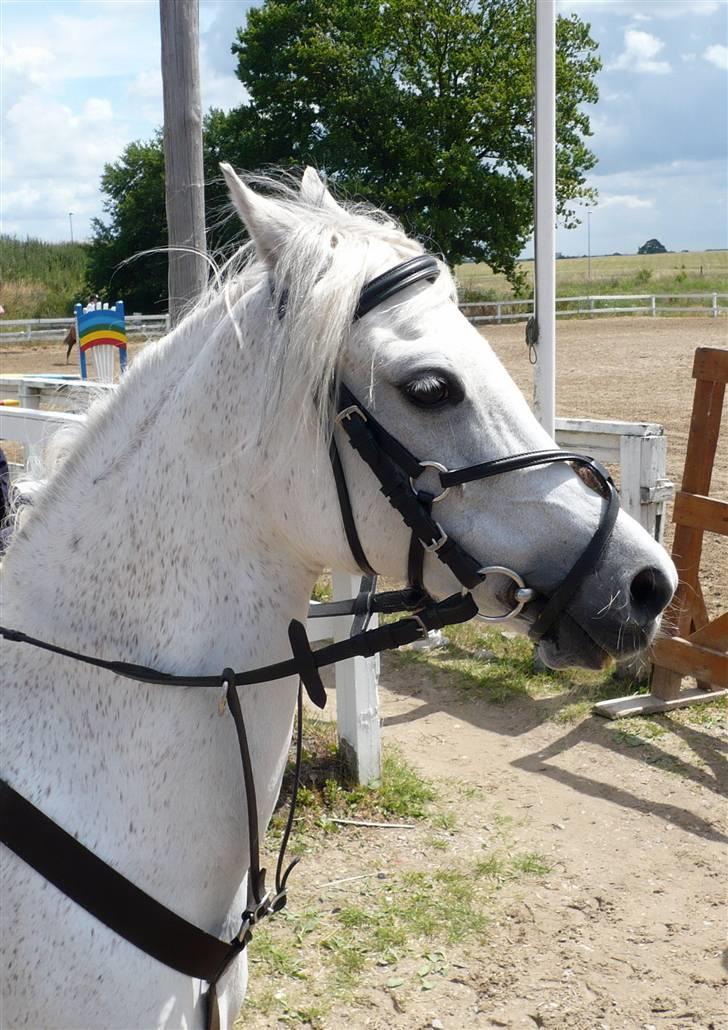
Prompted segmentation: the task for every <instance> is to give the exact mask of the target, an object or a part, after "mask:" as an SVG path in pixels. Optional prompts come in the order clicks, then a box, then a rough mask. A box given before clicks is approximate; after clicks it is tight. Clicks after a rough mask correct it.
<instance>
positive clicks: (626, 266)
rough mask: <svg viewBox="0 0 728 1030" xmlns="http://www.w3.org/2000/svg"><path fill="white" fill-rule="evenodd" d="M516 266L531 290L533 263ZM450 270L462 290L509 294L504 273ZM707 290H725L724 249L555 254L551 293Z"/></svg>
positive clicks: (480, 268) (727, 253) (727, 260)
mask: <svg viewBox="0 0 728 1030" xmlns="http://www.w3.org/2000/svg"><path fill="white" fill-rule="evenodd" d="M590 264H591V280H590V278H589V265H590ZM519 268H520V269H521V270H522V271H524V272H525V273H526V275H527V277H528V282H529V285H530V288H531V289H533V261H523V262H521V263H520V264H519ZM456 274H457V280H458V283H460V284H461V286H462V288H463V290H464V291H468V293H470V292H472V291H478V292H482V293H483V294H484V295H485V296H487V297H488V298H489V299H491V300H499V299H505V298H507V297H511V296H513V291H512V289H511V287H510V284H509V283H508V281H507V279H506V278H505V276H503V275H494V274H493V272H492V271H491V270H490V268H489V267H488V265H486V264H470V265H459V266H458V268H457V273H456ZM590 281H591V288H590V287H589V283H590ZM713 290H716V291H718V292H726V291H728V250H703V251H690V252H688V253H675V254H644V255H643V254H619V255H610V256H601V257H592V259H591V263H590V262H589V261H588V260H587V258H585V257H581V258H561V259H560V260H558V261H557V262H556V295H557V297H566V296H578V295H580V294H587V293H589V292H591V293H593V294H598V293H607V294H608V293H651V292H656V293H710V292H712V291H713ZM529 295H530V294H529Z"/></svg>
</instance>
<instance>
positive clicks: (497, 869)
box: [0, 317, 728, 1030]
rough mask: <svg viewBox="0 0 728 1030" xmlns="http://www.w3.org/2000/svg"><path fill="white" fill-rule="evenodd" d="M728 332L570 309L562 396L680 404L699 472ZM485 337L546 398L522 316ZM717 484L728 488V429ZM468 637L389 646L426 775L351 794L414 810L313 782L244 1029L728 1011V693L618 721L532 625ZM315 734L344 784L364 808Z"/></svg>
mask: <svg viewBox="0 0 728 1030" xmlns="http://www.w3.org/2000/svg"><path fill="white" fill-rule="evenodd" d="M726 331H727V324H726V321H725V320H724V319H723V320H721V319H707V318H705V319H704V318H699V317H693V318H678V317H675V318H669V319H661V318H656V319H644V320H643V319H606V318H605V319H603V320H600V321H593V322H592V321H579V322H568V323H566V322H564V323H559V326H558V348H559V351H558V353H559V357H558V377H559V380H558V394H557V412H558V414H560V415H571V416H584V417H593V418H610V419H622V418H623V419H630V420H645V421H654V422H661V423H663V424H664V425H665V426H666V428H667V432H668V441H669V444H668V474H669V475H670V476H671V478H672V479H673V480H674V481H675V482H676V483H679V481H680V475H681V471H682V464H683V460H684V453H685V444H686V440H687V423H688V418H689V411H690V406H691V402H692V390H693V382H692V380H691V378H690V369H691V364H692V356H693V352H694V349H695V347H696V346H699V345H710V346H726V344H727V343H728V340H727V339H726ZM483 335H484V336H487V338H488V339H489V340H490V342H491V344H492V345H493V347H494V349H495V350H496V352H497V353H498V355H499V356H500V357H501V359H502V360H503V362H504V363H505V365H506V367H507V368H508V369H509V371H510V372H511V374H512V375H513V376H514V378H515V379H516V381H517V382H518V383H519V385H520V386H521V387H522V388H523V389H524V390H526V392H527V394H530V383H531V374H532V370H531V367H530V366H529V364H528V356H527V351H526V346H525V343H524V328H523V326H522V325H521V326H519V325H510V326H491V327H488V329H487V330H484V331H483ZM137 349H138V348H136V347H133V348H132V352H134V351H136V350H137ZM64 367H65V365H64V350H63V348H62V346H61V345H60V344H56V345H53V346H50V347H39V346H33V347H31V348H26V347H24V346H23V345H3V346H2V347H0V370H2V371H8V372H11V371H12V372H15V371H29V372H30V371H34V372H43V371H62V370H63V368H64ZM714 493H715V495H716V496H721V497H728V439H723V441H722V444H721V447H720V450H719V455H718V461H717V465H716V472H715V476H714ZM703 571H704V584H705V592H706V601H707V603H708V606H709V608H710V609H711V610H712V611H717V610H718V609H725V608H726V607H727V606H728V553H726V548H725V545H723V547H722V548H721V547H720V545H719V543H718V541H717V540H708V541H707V543H706V549H705V561H704V570H703ZM447 635H448V636H449V637H450V644H449V646H448V647H446V648H443V649H439V650H437V651H434V652H426V653H421V654H418V653H416V652H413V651H404V652H401V653H397V654H393V655H388V656H383V660H382V679H381V685H380V710H381V715H382V720H383V737H384V740H385V742H386V743H387V744H388V745H390V746H391V745H394V746H396V747H397V748H398V749H399V751H400V752H401V753H402V754H403V755H406V756H407V759H408V761H409V762H410V763H412V765H413V766H414V769H415V771H416V773H417V778H418V779H419V780H420V781H425V782H424V789H423V788H422V785H420V787H418V785H417V783H416V782H414V783H413V782H412V780H411V779H410V780H409V781H407V782H405V783H403V777H402V774H401V772H400V773H397V776H398V780H397V783H396V784H395V785H394V786H393V785H392V783H391V779H389V778H388V782H387V792H386V794H387V797H386V798H385V800H384V803H381V799H380V802H379V807H378V808H376V809H375V810H374V812H371V813H367V810H366V805H365V804H364V806H362V805H361V792H359V795H358V800H356V801H353V802H351V804H352V806H353V812H350V813H349V814H353V815H354V816H355V817H357V816H358V817H359V818H360V819H367V818H369V819H371V820H372V821H383V822H393V823H401V822H404V823H406V824H408V825H409V826H410V827H411V828H406V829H400V828H380V827H363V826H342V825H339V824H335V823H332V822H331V821H330V820H329V819H327V818H326V816H325V815H324V814H323V813H322V812H321V811H320V810H319V809H318V808H316V807H315V805H314V803H313V801H312V798H311V793H310V792H309V794H308V795H304V799H303V800H304V804H303V807H302V810H301V812H300V815H299V821H298V822H297V824H296V825H297V834H296V837H295V838H294V841H293V845H292V853H293V854H297V853H298V854H303V861H302V863H301V865H300V866H299V867H298V868H297V869H296V870H295V871H294V873H293V874H292V876H291V881H290V884H289V889H290V899H289V907H288V909H287V910H286V911H285V912H284V913H282V914H281V915H280V916H278V917H276V918H275V919H273V920H270V921H269V922H267V923H265V924H263V925H262V926H261V927H259V928H258V929H257V931H256V934H255V936H254V939H253V942H252V945H251V950H250V957H251V981H250V997H249V1001H248V1002H247V1003H246V1005H245V1006H244V1008H243V1012H242V1014H241V1017H240V1019H239V1021H238V1023H237V1025H236V1030H243V1028H244V1030H270V1028H274V1027H281V1028H283V1027H291V1026H294V1027H295V1026H299V1027H312V1028H315V1030H339V1028H340V1027H342V1026H346V1027H350V1028H352V1030H360V1028H367V1030H428V1028H430V1030H437V1028H438V1027H439V1028H442V1030H495V1028H505V1030H524V1028H531V1030H533V1028H536V1027H541V1028H545V1030H722V1028H723V1027H725V1026H728V1009H727V1007H726V995H725V988H726V969H727V968H728V966H727V963H726V958H725V954H724V953H723V948H724V946H725V940H724V936H725V935H724V916H725V890H724V884H725V846H726V843H728V826H726V824H725V805H724V800H723V799H724V797H725V791H726V788H727V787H728V783H727V776H726V760H725V755H726V751H727V749H728V722H727V721H726V714H727V711H728V706H726V705H725V704H724V703H715V704H713V705H708V706H704V707H703V708H694V709H686V710H684V711H682V712H675V713H672V714H671V715H670V716H662V717H656V718H651V719H643V718H640V719H635V720H630V721H627V722H620V723H610V722H607V721H604V720H600V719H596V718H593V717H590V716H589V707H590V703H591V699H593V698H596V697H603V696H606V695H611V696H615V695H617V694H619V693H628V692H630V687H629V685H625V684H618V683H614V682H613V681H612V680H611V678H610V677H609V676H608V675H606V674H603V673H602V674H584V673H577V674H572V673H559V674H550V673H543V672H537V671H535V670H534V669H533V666H532V662H531V659H530V648H529V646H528V644H526V643H524V642H523V641H519V640H508V639H505V638H504V637H502V636H501V635H498V634H491V633H485V634H483V633H479V632H478V630H477V627H473V626H471V625H469V626H467V627H460V628H458V629H457V630H453V631H448V632H447ZM329 682H330V681H329ZM329 698H330V700H329V706H328V708H327V710H326V717H327V719H332V718H334V712H333V711H332V709H333V708H334V707H335V697H334V692H333V691H330V694H329ZM323 730H324V731H325V727H324V728H323ZM317 735H318V736H320V735H321V731H316V733H311V734H310V735H309V737H308V738H307V741H308V742H307V748H308V749H309V750H310V751H311V752H316V751H317V749H316V747H315V746H314V744H313V743H312V739H313V738H314V737H315V736H317ZM329 751H330V747H329ZM318 753H323V754H324V759H320V758H319V757H317V758H316V761H317V762H320V767H319V768H318V774H319V777H320V780H321V781H322V790H323V793H324V794H325V795H326V796H327V798H328V801H329V803H330V805H331V806H332V807H333V808H334V810H335V812H336V813H337V814H347V806H348V805H349V803H350V802H349V801H348V799H347V797H345V796H343V794H344V792H342V791H341V788H340V786H339V785H338V784H337V782H336V780H335V778H334V776H333V774H332V773H331V771H330V769H329V768H328V766H327V765H326V760H325V753H326V747H323V748H319V749H318V752H317V754H318ZM388 776H389V777H391V772H390V773H389V774H388ZM428 783H429V785H430V787H429V788H428ZM428 796H430V797H431V800H428ZM400 805H401V806H402V807H398V806H400ZM362 808H363V811H362ZM274 837H275V835H273V836H272V837H271V838H270V839H269V840H268V842H267V844H266V851H267V853H268V854H269V855H272V854H273V849H274V844H275V839H274Z"/></svg>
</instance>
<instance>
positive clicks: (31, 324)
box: [0, 314, 169, 343]
mask: <svg viewBox="0 0 728 1030" xmlns="http://www.w3.org/2000/svg"><path fill="white" fill-rule="evenodd" d="M75 324H76V319H75V318H3V319H1V320H0V343H13V342H17V341H18V340H28V341H31V340H56V339H57V340H62V339H63V337H64V336H65V335H66V333H67V332H68V330H69V329H70V327H71V326H72V325H75ZM126 331H127V334H128V335H129V336H131V337H134V336H145V337H146V338H147V339H154V338H156V337H158V336H164V334H165V333H167V332H169V315H140V314H134V315H127V316H126Z"/></svg>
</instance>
